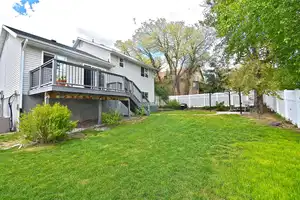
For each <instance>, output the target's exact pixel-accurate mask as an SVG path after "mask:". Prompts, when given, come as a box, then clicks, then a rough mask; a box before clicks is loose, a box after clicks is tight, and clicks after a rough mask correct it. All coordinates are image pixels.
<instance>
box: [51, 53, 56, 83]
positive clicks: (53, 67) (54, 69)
mask: <svg viewBox="0 0 300 200" xmlns="http://www.w3.org/2000/svg"><path fill="white" fill-rule="evenodd" d="M56 67H57V62H56V60H55V59H53V61H52V85H56Z"/></svg>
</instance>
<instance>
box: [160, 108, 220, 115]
mask: <svg viewBox="0 0 300 200" xmlns="http://www.w3.org/2000/svg"><path fill="white" fill-rule="evenodd" d="M163 113H165V114H180V115H191V114H192V115H197V114H201V115H202V114H203V115H206V114H215V113H216V111H209V110H197V109H191V110H171V111H165V112H163ZM158 114H161V113H160V112H158Z"/></svg>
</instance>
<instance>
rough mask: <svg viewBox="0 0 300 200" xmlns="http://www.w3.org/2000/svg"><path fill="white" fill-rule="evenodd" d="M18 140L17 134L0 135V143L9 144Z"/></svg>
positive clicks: (18, 135)
mask: <svg viewBox="0 0 300 200" xmlns="http://www.w3.org/2000/svg"><path fill="white" fill-rule="evenodd" d="M18 139H20V134H18V133H5V134H4V133H3V134H0V143H1V142H9V141H15V140H18Z"/></svg>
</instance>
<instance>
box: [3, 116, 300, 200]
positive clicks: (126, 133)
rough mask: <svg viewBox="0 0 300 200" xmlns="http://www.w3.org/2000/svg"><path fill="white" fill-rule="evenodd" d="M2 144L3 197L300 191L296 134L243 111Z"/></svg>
mask: <svg viewBox="0 0 300 200" xmlns="http://www.w3.org/2000/svg"><path fill="white" fill-rule="evenodd" d="M87 135H88V137H87V138H86V139H83V140H72V141H68V142H65V143H62V144H57V145H55V146H45V147H39V148H31V149H24V150H19V151H17V150H15V151H0V171H1V173H0V196H1V199H3V200H5V199H39V200H40V199H216V200H221V199H268V200H271V199H283V200H285V199H299V196H300V187H299V185H300V153H299V152H300V145H299V141H300V135H298V134H297V133H295V132H292V131H289V130H284V129H280V128H274V127H269V126H264V125H261V124H258V123H256V122H255V121H254V120H250V119H246V118H242V117H240V116H227V115H226V116H217V115H205V116H195V115H188V114H185V115H168V114H164V113H161V115H152V116H150V117H149V118H148V119H146V120H144V121H141V122H140V123H135V124H128V123H127V124H124V125H121V126H119V127H116V128H114V129H112V130H110V131H107V132H104V133H101V134H97V133H96V132H93V133H90V134H87Z"/></svg>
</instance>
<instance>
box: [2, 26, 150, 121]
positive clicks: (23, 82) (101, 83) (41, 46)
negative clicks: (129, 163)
mask: <svg viewBox="0 0 300 200" xmlns="http://www.w3.org/2000/svg"><path fill="white" fill-rule="evenodd" d="M80 49H82V48H74V47H69V46H66V45H63V44H60V43H57V42H56V41H54V40H48V39H45V38H42V37H39V36H36V35H33V34H29V33H26V32H23V31H21V30H17V29H15V28H11V27H8V26H3V27H2V30H1V33H0V117H5V118H7V117H11V116H12V120H11V121H12V125H13V126H16V122H18V119H19V117H20V113H22V112H28V111H30V110H31V109H32V108H33V107H35V106H36V105H37V104H42V103H50V104H52V103H55V102H60V103H61V104H63V105H67V106H68V108H69V109H70V110H71V111H72V118H73V119H74V120H79V121H80V122H83V121H86V120H98V121H99V122H100V121H101V112H102V111H108V110H109V109H118V110H120V111H121V112H122V113H123V114H124V115H129V114H130V111H134V110H135V109H139V108H141V106H145V105H147V106H148V105H149V104H151V103H152V102H154V74H155V73H154V71H153V70H154V69H152V68H151V67H149V66H146V65H144V64H142V63H139V62H136V61H135V59H133V58H130V57H128V56H126V57H125V56H122V54H118V52H116V51H114V52H111V53H107V56H108V58H110V59H107V58H105V57H103V55H100V54H99V55H98V54H97V55H96V54H95V53H93V52H91V51H89V52H90V53H89V52H85V51H83V50H80ZM102 58H103V59H102ZM116 59H118V60H116ZM1 94H2V95H1ZM112 102H115V103H112ZM124 108H126V109H125V110H124Z"/></svg>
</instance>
